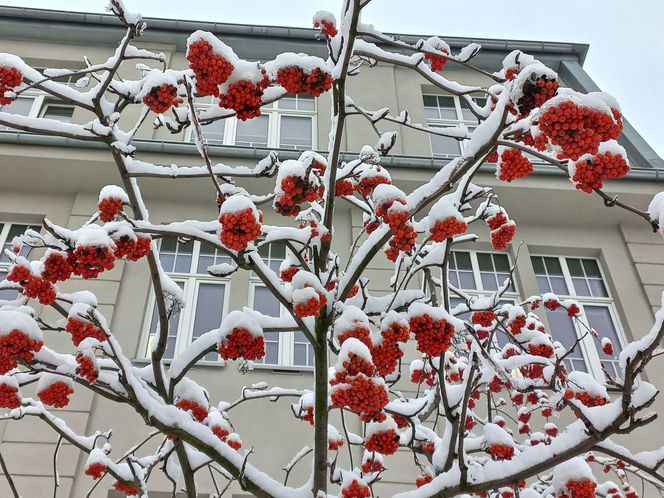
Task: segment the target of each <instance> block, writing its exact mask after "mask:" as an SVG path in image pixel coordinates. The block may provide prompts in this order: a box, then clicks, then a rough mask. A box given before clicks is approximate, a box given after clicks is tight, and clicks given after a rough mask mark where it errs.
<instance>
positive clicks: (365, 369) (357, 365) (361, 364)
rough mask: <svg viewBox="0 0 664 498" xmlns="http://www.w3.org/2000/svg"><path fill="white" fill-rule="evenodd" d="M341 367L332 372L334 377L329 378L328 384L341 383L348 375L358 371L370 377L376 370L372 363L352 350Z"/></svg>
mask: <svg viewBox="0 0 664 498" xmlns="http://www.w3.org/2000/svg"><path fill="white" fill-rule="evenodd" d="M341 368H342V369H343V370H341V371H338V372H336V373H335V374H334V377H333V378H332V379H331V380H330V385H333V386H334V385H336V384H343V383H345V382H346V379H347V378H348V377H349V376H350V377H354V376H356V375H359V374H360V373H362V374H364V375H366V376H367V377H371V376H372V375H373V374H374V373H375V371H376V368H375V367H374V365H373V363H371V362H370V361H368V360H367V359H366V358H364V357H363V356H360V355H357V354H355V353H352V352H351V353H349V354H348V358H347V359H346V360H344V361H343V362H342V363H341Z"/></svg>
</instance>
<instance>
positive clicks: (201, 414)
mask: <svg viewBox="0 0 664 498" xmlns="http://www.w3.org/2000/svg"><path fill="white" fill-rule="evenodd" d="M175 406H177V407H178V408H179V409H180V410H184V411H186V412H187V411H188V412H190V413H191V416H192V417H194V419H195V420H196V421H198V422H202V421H203V420H205V418H206V417H207V416H208V409H207V408H206V407H204V406H202V405H199V404H198V403H196V402H195V401H191V400H190V399H181V400H179V401H178V402H177V403H175Z"/></svg>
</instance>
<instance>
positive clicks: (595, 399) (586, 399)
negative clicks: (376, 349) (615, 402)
mask: <svg viewBox="0 0 664 498" xmlns="http://www.w3.org/2000/svg"><path fill="white" fill-rule="evenodd" d="M564 396H565V399H576V400H578V401H580V402H581V403H582V404H583V405H586V406H588V407H593V406H603V405H605V404H607V403H608V402H609V400H608V399H606V398H605V397H604V396H602V395H600V394H595V395H594V396H593V395H592V394H590V393H588V392H586V391H576V392H575V391H573V390H572V389H566V390H565V393H564Z"/></svg>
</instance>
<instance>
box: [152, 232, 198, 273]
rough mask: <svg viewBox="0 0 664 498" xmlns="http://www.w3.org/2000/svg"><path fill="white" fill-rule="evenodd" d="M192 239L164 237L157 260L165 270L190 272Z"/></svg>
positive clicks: (192, 248) (192, 250)
mask: <svg viewBox="0 0 664 498" xmlns="http://www.w3.org/2000/svg"><path fill="white" fill-rule="evenodd" d="M193 252H194V241H193V240H187V241H182V240H178V239H177V237H164V238H163V239H162V241H161V246H160V250H159V260H160V261H161V265H162V266H163V267H164V271H166V272H178V273H190V272H191V260H192V253H193Z"/></svg>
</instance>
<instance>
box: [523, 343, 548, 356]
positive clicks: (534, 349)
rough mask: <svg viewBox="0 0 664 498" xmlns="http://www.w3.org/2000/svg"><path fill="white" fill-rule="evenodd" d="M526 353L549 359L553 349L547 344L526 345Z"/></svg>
mask: <svg viewBox="0 0 664 498" xmlns="http://www.w3.org/2000/svg"><path fill="white" fill-rule="evenodd" d="M528 352H529V353H530V354H532V355H533V356H542V357H544V358H551V357H552V356H553V347H551V346H550V345H549V344H532V343H530V344H528Z"/></svg>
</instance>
